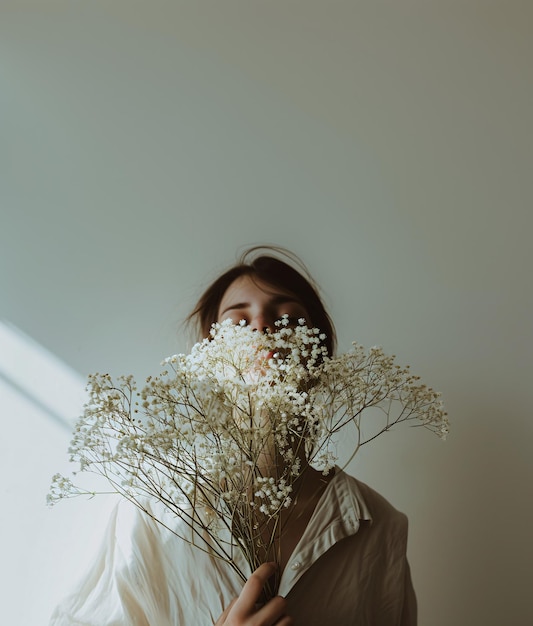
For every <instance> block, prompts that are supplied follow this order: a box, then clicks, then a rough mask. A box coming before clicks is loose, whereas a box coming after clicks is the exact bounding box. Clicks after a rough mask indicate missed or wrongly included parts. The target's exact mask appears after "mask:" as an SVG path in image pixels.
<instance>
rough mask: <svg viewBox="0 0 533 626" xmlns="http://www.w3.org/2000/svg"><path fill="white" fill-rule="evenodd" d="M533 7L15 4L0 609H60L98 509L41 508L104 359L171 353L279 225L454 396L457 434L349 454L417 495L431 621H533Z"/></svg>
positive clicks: (12, 613) (363, 332)
mask: <svg viewBox="0 0 533 626" xmlns="http://www.w3.org/2000/svg"><path fill="white" fill-rule="evenodd" d="M532 23H533V5H532V4H531V3H529V2H527V1H526V2H520V1H518V0H499V1H497V0H495V1H489V0H487V1H481V0H479V1H474V0H456V1H453V0H433V1H431V0H427V1H422V0H418V1H415V0H405V1H402V0H389V1H383V0H367V1H353V2H336V1H329V0H328V1H325V0H323V1H321V2H318V1H316V0H305V1H304V0H300V1H296V0H293V1H291V0H270V1H268V2H267V1H262V2H259V1H252V0H242V1H239V2H237V1H228V0H216V1H211V2H203V1H202V2H200V1H196V2H193V1H191V2H179V1H177V0H176V1H173V2H171V1H163V0H151V1H150V2H148V1H145V2H140V1H136V0H90V1H89V0H79V1H73V0H72V1H66V0H64V1H58V2H53V1H51V0H41V1H35V2H33V3H31V2H25V1H24V0H20V1H18V0H16V1H13V2H9V1H5V0H3V1H2V2H0V111H1V121H0V124H1V126H0V142H1V145H0V158H1V163H0V165H1V166H0V202H1V205H0V209H1V218H0V219H1V222H0V320H1V321H2V324H3V326H2V328H3V330H4V332H3V334H0V337H1V338H2V344H1V347H0V350H1V354H2V357H1V358H2V369H0V374H1V376H0V382H1V383H2V384H1V385H0V393H1V394H2V395H1V397H0V400H1V401H2V405H1V416H0V419H1V420H2V440H1V441H0V469H1V472H2V479H1V483H0V489H1V492H0V493H1V496H2V512H1V518H0V524H1V525H2V527H1V531H2V532H1V535H0V549H1V553H2V568H1V571H2V574H1V575H2V579H1V580H0V596H1V605H2V612H3V616H4V617H3V619H2V621H3V622H4V620H5V623H6V624H7V623H9V624H10V625H11V626H19V625H20V626H33V625H34V624H35V625H37V624H45V623H46V621H47V615H48V614H49V612H50V610H51V607H52V606H53V604H54V603H55V602H56V601H57V599H58V597H59V596H60V595H61V594H62V593H64V590H65V589H66V588H68V584H69V583H70V582H71V578H72V576H73V575H74V574H73V572H74V571H75V570H76V568H77V567H79V566H80V563H81V562H82V561H83V560H84V559H86V560H87V559H89V558H90V554H91V550H92V549H93V547H92V546H93V543H94V542H97V538H98V535H99V532H100V530H99V529H100V527H101V524H102V523H103V520H105V511H104V509H105V505H102V504H96V501H94V502H88V503H82V504H74V503H66V504H64V505H62V507H61V510H60V509H59V508H58V509H54V510H52V511H51V512H50V511H48V510H43V507H42V501H43V497H44V495H43V494H44V493H46V490H47V485H48V482H49V477H50V476H51V474H52V473H53V472H54V471H56V469H61V467H62V465H64V456H65V452H64V451H65V448H66V445H67V441H68V431H67V429H66V428H65V427H64V425H62V424H63V423H64V422H65V421H68V420H69V419H71V418H72V417H73V414H74V413H75V412H76V411H77V406H78V404H79V403H81V400H80V398H81V394H80V388H81V387H82V386H83V379H84V378H85V376H86V374H87V373H89V372H91V371H96V370H100V371H101V370H104V369H105V370H109V371H111V372H113V373H122V372H132V373H134V374H136V375H138V376H144V375H145V374H147V373H149V372H153V371H154V370H155V371H157V368H158V363H159V361H160V360H161V358H162V357H163V356H166V355H168V354H170V353H173V352H176V351H179V350H183V349H185V348H186V347H187V341H186V339H185V337H184V332H183V329H180V326H179V325H180V322H181V320H182V319H183V317H184V316H185V315H186V313H187V312H188V310H189V309H190V308H191V306H192V304H193V303H194V300H195V298H196V297H197V296H198V295H199V293H200V291H201V289H202V287H203V286H205V285H206V284H207V283H208V282H209V281H210V279H211V278H213V277H214V276H215V275H216V274H217V272H218V271H220V270H221V269H222V268H224V267H225V266H227V265H228V264H229V263H231V262H232V261H233V260H234V258H235V255H236V253H237V252H238V251H239V250H240V249H242V248H243V247H244V246H246V245H248V244H253V243H258V242H272V243H277V244H280V245H284V246H287V247H289V248H290V249H292V250H294V251H295V252H296V253H298V254H299V255H301V257H302V258H303V259H304V261H306V263H307V264H308V265H309V267H310V269H311V271H312V273H313V274H314V275H315V276H316V278H317V279H318V281H319V283H320V284H321V285H322V287H323V292H324V295H325V298H326V301H327V303H328V305H329V307H330V309H331V312H332V315H333V317H334V319H335V320H336V322H337V325H338V330H339V336H340V340H341V341H340V344H341V348H343V349H347V348H348V347H349V343H350V341H351V340H353V339H357V340H358V341H359V342H361V343H363V344H365V345H367V346H368V345H373V344H381V345H383V346H384V348H385V349H386V350H387V351H388V352H392V353H395V354H397V355H398V360H399V361H400V362H401V363H410V364H411V366H412V368H413V370H414V371H415V372H417V373H419V374H421V375H422V376H423V377H424V378H425V379H426V380H427V381H428V382H429V383H430V384H432V385H433V386H435V387H437V388H439V389H440V390H442V392H443V393H444V397H445V400H446V403H447V406H448V411H449V414H450V418H451V421H452V433H451V435H450V438H449V440H448V442H447V443H446V444H443V443H441V442H440V441H438V440H437V439H436V438H434V437H433V436H432V435H431V434H430V433H427V432H425V431H423V430H411V429H409V428H403V429H398V430H397V431H396V432H394V433H392V434H390V435H388V436H387V437H384V438H382V439H380V440H378V441H377V442H376V443H375V444H374V445H373V447H370V448H368V449H365V450H363V451H362V452H361V454H360V456H359V457H358V458H357V459H356V461H355V462H354V463H353V464H352V465H351V467H350V470H351V471H352V472H353V473H354V474H356V475H358V476H359V477H360V478H362V479H363V480H365V481H366V482H369V483H370V484H371V485H372V486H374V487H375V488H377V489H378V490H380V491H381V492H382V493H383V494H384V495H385V496H386V497H388V498H389V499H390V500H391V501H392V502H393V503H394V504H395V505H396V506H397V507H398V508H400V509H401V510H403V511H405V512H406V513H407V514H408V516H409V518H410V548H409V556H410V561H411V566H412V571H413V578H414V582H415V586H416V589H417V593H418V598H419V605H420V624H421V625H422V626H450V625H451V624H453V625H454V626H472V625H476V626H477V625H483V626H501V625H502V624H505V625H514V626H528V625H530V624H532V623H533V608H532V606H533V605H532V603H531V589H532V585H533V574H532V562H533V541H532V539H531V525H532V516H533V504H532V497H531V496H532V487H531V485H532V478H533V476H532V473H533V472H532V462H531V439H532V434H533V426H532V422H531V400H530V388H531V371H532V369H531V349H532V334H533V333H532V323H531V320H532V290H531V278H530V275H531V267H532V253H531V230H532V226H533V219H532V214H531V212H532V202H531V201H532V197H533V194H532V183H531V181H532V174H531V173H532V151H533V141H532V140H533V135H532V121H531V111H532V110H533V76H532V69H531V68H532V66H533V44H532V41H533V38H532V34H531V32H532ZM15 327H16V328H15ZM17 328H18V329H19V330H20V331H22V333H23V334H22V335H21V334H20V332H17V330H16V329H17ZM15 353H16V355H17V356H14V355H15ZM41 359H43V360H42V361H41ZM63 400H64V402H63ZM71 504H72V508H70V507H71ZM95 520H98V523H97V522H96V521H95ZM99 524H100V526H99ZM91 542H93V543H91Z"/></svg>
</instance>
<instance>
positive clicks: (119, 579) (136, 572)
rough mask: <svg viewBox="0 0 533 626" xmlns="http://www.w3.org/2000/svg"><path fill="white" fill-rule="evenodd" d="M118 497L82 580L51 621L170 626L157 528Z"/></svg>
mask: <svg viewBox="0 0 533 626" xmlns="http://www.w3.org/2000/svg"><path fill="white" fill-rule="evenodd" d="M151 522H152V520H150V518H149V517H148V516H147V515H145V514H144V513H142V512H141V511H139V510H138V509H137V508H136V507H135V506H134V505H132V504H130V503H129V502H126V501H124V502H121V503H119V504H118V505H117V506H116V507H115V509H114V511H113V513H112V515H111V518H110V521H109V524H108V527H107V529H106V533H105V536H104V540H103V542H102V545H101V547H100V550H99V552H98V554H97V555H96V558H95V560H94V562H93V564H92V566H91V568H90V569H89V571H88V572H87V574H86V576H85V577H84V578H83V580H82V581H81V582H80V583H79V584H78V586H77V587H76V588H75V589H74V590H73V593H71V594H70V595H69V596H68V597H67V598H65V600H64V601H63V602H62V603H61V604H60V605H59V606H58V607H57V608H56V609H55V611H54V613H53V614H52V617H51V621H50V626H149V625H150V624H158V626H159V625H161V626H167V625H168V626H170V625H171V624H172V623H174V624H175V623H176V622H175V621H174V622H173V618H172V616H171V615H170V609H169V600H168V589H167V585H166V584H165V560H164V555H163V554H161V546H160V541H159V538H158V528H157V525H156V524H155V523H151Z"/></svg>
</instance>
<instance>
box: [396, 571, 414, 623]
mask: <svg viewBox="0 0 533 626" xmlns="http://www.w3.org/2000/svg"><path fill="white" fill-rule="evenodd" d="M400 626H417V602H416V595H415V590H414V588H413V582H412V580H411V570H410V568H409V563H408V562H407V559H406V560H405V581H404V597H403V607H402V617H401V621H400Z"/></svg>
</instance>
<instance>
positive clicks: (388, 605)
mask: <svg viewBox="0 0 533 626" xmlns="http://www.w3.org/2000/svg"><path fill="white" fill-rule="evenodd" d="M261 250H264V249H263V248H252V249H250V250H248V251H247V252H246V253H245V254H244V255H243V257H241V259H240V261H239V262H238V263H237V265H235V266H234V267H232V268H231V269H229V270H228V271H227V272H225V273H224V274H222V275H221V276H220V277H219V278H218V279H217V280H216V281H215V282H214V283H213V284H212V285H211V286H210V287H209V288H208V289H207V290H206V291H205V293H204V294H203V295H202V297H201V298H200V300H199V302H198V304H197V306H196V307H195V309H194V311H193V312H192V314H191V315H190V320H196V321H197V322H198V325H199V328H200V334H201V335H202V336H203V337H206V336H208V335H209V330H210V328H211V325H212V324H213V323H214V322H222V321H224V320H226V319H228V318H229V319H231V320H232V321H233V322H234V323H239V322H241V321H242V320H244V321H245V322H246V324H247V325H249V326H250V327H251V328H252V329H254V330H256V331H258V332H268V331H271V330H274V329H275V322H276V321H277V320H279V319H280V318H281V317H282V316H283V315H287V316H288V318H289V322H290V323H291V324H296V323H297V322H296V320H298V319H300V318H304V319H305V320H306V322H307V324H308V326H313V327H317V328H319V329H320V330H321V331H322V332H323V333H324V334H325V336H326V339H325V344H326V347H327V349H328V353H329V354H332V353H333V351H334V347H335V332H334V328H333V325H332V323H331V320H330V318H329V316H328V314H327V312H326V310H325V308H324V305H323V303H322V301H321V299H320V297H319V296H318V293H317V289H316V288H315V287H314V286H313V283H312V280H311V279H310V278H306V277H305V276H304V274H306V270H305V269H304V268H303V266H302V265H301V263H299V261H298V260H297V259H296V258H295V257H293V256H292V255H290V254H289V253H287V252H285V251H282V250H279V249H272V248H269V249H266V253H265V252H263V253H261ZM280 257H282V258H283V259H285V260H282V258H280ZM297 264H299V267H300V269H301V270H303V271H298V270H297V269H295V267H294V265H297ZM265 462H268V461H265ZM295 493H297V494H298V497H297V498H295V502H294V504H293V505H291V507H290V509H289V510H288V511H287V512H286V514H285V517H284V518H283V517H282V520H281V523H282V532H281V533H280V534H279V535H278V536H277V539H276V541H275V542H274V545H273V552H272V556H273V557H274V556H275V557H276V561H277V563H278V565H277V566H276V565H275V564H274V563H265V564H263V565H261V566H260V567H259V568H258V569H257V570H256V571H255V572H254V573H253V574H252V575H251V576H250V578H249V579H248V581H247V582H246V584H245V585H244V587H242V589H241V583H240V580H239V579H238V577H236V575H235V573H234V572H233V570H231V568H229V566H228V565H227V564H225V563H224V562H220V561H218V560H216V559H214V558H212V557H210V556H209V554H206V553H204V552H201V551H199V550H197V549H195V548H194V547H191V546H189V545H188V544H186V543H185V542H184V541H181V540H179V539H177V538H176V537H175V536H174V535H172V533H170V532H169V531H168V530H167V529H165V528H164V527H162V526H161V525H158V524H155V523H154V522H152V520H151V519H150V518H149V516H146V515H143V514H141V513H139V512H137V511H136V510H132V507H128V506H127V504H128V503H124V504H123V505H121V506H120V507H119V511H118V512H117V513H116V514H115V516H114V517H113V519H112V521H111V524H110V528H109V531H108V535H107V539H106V545H105V547H104V548H103V550H102V553H101V555H100V556H99V558H98V559H97V562H96V564H95V566H94V567H93V570H92V571H91V573H90V575H89V576H88V578H87V580H86V582H85V583H84V584H83V585H82V586H81V587H80V589H79V590H78V593H77V594H76V595H74V596H72V597H71V598H70V599H69V600H67V601H66V602H65V603H64V604H63V605H62V606H61V607H59V608H58V609H57V610H56V612H55V613H54V616H53V618H52V622H51V624H52V625H53V626H67V625H70V626H74V625H75V624H84V625H91V626H105V625H109V626H111V624H113V625H120V626H126V624H128V625H130V624H135V625H141V624H142V625H150V626H167V625H168V626H170V625H172V626H176V625H177V624H179V625H187V626H208V625H211V624H213V623H215V625H216V626H270V625H273V624H278V625H281V626H290V625H291V624H294V625H295V626H298V625H301V626H314V625H316V626H326V625H329V624H335V625H339V626H343V625H346V626H353V625H360V626H363V625H373V626H374V625H376V626H389V625H390V626H393V625H394V626H414V625H415V624H416V600H415V595H414V591H413V587H412V584H411V579H410V573H409V566H408V563H407V558H406V544H407V520H406V518H405V516H404V515H403V514H401V513H399V512H398V511H396V510H395V509H394V508H393V507H392V506H391V505H390V504H389V503H388V502H387V501H386V500H385V499H384V498H382V497H381V496H380V495H379V494H377V493H376V492H375V491H373V490H372V489H370V488H369V487H367V486H366V485H364V484H363V483H360V482H359V481H357V480H355V479H354V478H352V477H350V476H348V475H347V474H345V473H344V472H343V471H341V470H337V471H336V472H335V473H334V474H333V473H332V474H330V475H328V476H327V477H324V476H323V475H322V474H321V473H320V472H318V471H316V470H315V469H313V468H312V467H311V466H309V465H307V467H306V468H305V471H304V472H303V473H302V475H301V477H300V478H299V479H298V484H297V485H295ZM164 515H165V512H164V511H161V512H158V513H157V515H156V517H157V518H158V519H161V518H162V517H164ZM172 523H173V521H172V520H171V519H168V525H169V526H171V524H172ZM276 569H278V571H277V572H276ZM276 573H277V574H278V576H280V579H279V580H280V582H279V594H280V595H279V596H277V597H275V598H273V599H272V600H270V601H269V602H267V603H266V604H265V605H263V606H261V604H260V602H259V600H260V597H261V593H262V589H263V587H264V585H265V584H266V582H267V581H268V579H269V578H270V577H271V576H273V575H274V574H276ZM235 596H237V597H236V599H234V600H232V598H233V597H235Z"/></svg>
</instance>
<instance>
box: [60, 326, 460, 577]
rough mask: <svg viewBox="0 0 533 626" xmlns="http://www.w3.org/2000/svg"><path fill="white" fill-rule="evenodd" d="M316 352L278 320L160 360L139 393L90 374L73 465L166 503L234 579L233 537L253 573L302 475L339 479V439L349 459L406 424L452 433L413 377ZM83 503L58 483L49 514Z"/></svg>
mask: <svg viewBox="0 0 533 626" xmlns="http://www.w3.org/2000/svg"><path fill="white" fill-rule="evenodd" d="M325 339H326V337H325V335H324V334H323V333H322V332H320V330H319V329H316V328H309V327H307V326H306V324H305V320H304V319H299V320H298V324H297V325H296V326H292V325H291V324H290V321H289V318H288V316H283V317H282V319H281V320H279V321H278V322H276V325H275V329H274V330H273V331H272V332H269V333H266V334H260V335H258V333H257V332H255V331H254V330H253V329H251V328H250V327H249V326H247V325H246V323H245V322H244V321H243V322H240V323H239V324H237V325H235V324H233V323H232V322H231V320H226V321H224V322H222V323H216V324H214V325H213V327H212V329H211V332H210V337H209V339H204V340H203V341H201V342H199V343H197V344H196V345H194V346H193V348H192V349H191V352H190V353H189V354H187V355H184V354H178V355H173V356H170V357H168V358H166V359H164V361H163V362H162V370H161V373H160V374H159V375H158V376H150V377H148V378H147V380H146V383H145V385H144V386H143V387H142V388H141V389H140V390H137V387H136V384H135V381H134V380H133V378H132V377H131V376H124V377H120V378H118V379H117V381H116V382H115V381H114V380H112V378H111V377H110V376H109V375H108V374H93V375H91V376H89V380H88V385H87V392H88V399H87V403H86V405H85V408H84V413H83V415H82V416H81V418H80V420H79V421H78V423H77V424H76V426H75V428H74V433H73V437H72V441H71V444H70V447H69V454H70V458H71V460H72V461H73V462H74V463H75V464H76V466H77V470H78V471H82V472H93V473H96V474H100V475H102V476H104V477H106V478H107V479H108V480H109V481H110V483H111V486H112V489H113V490H114V491H116V492H118V493H119V494H121V495H123V496H124V497H126V498H128V499H129V500H131V501H133V502H134V503H135V504H137V505H138V506H140V507H141V508H143V501H144V499H145V498H149V499H152V500H155V501H158V502H159V503H162V504H163V506H164V507H165V509H166V511H167V512H168V513H169V514H171V515H175V516H176V517H178V518H180V519H181V520H182V521H183V522H184V523H185V526H186V527H188V528H190V529H191V531H192V535H195V533H196V535H195V536H203V535H207V536H208V537H209V542H210V546H211V547H210V549H211V550H214V551H215V554H216V556H218V557H220V558H222V559H225V560H227V561H228V562H229V563H230V564H232V565H233V566H234V567H236V565H235V562H234V560H233V559H232V554H233V551H234V545H233V543H232V542H231V540H230V541H229V540H228V539H227V529H232V532H233V541H236V542H237V544H238V545H239V546H241V547H242V548H243V551H244V554H245V556H246V558H247V559H248V562H249V565H250V567H251V568H252V569H255V567H256V566H257V565H258V564H259V563H261V562H263V561H264V560H265V559H266V557H268V555H269V549H270V547H271V546H269V545H265V543H264V539H263V537H264V535H265V532H264V531H265V529H266V528H268V524H271V523H272V521H273V520H277V519H278V516H279V515H280V513H281V511H282V509H284V508H287V507H290V506H291V505H292V502H293V496H294V494H293V489H294V484H295V482H296V481H297V480H298V478H299V477H300V476H301V475H302V473H303V472H304V471H305V468H306V466H307V464H308V463H309V464H312V465H313V467H315V468H316V469H319V470H321V471H322V472H323V473H324V474H327V473H328V472H330V471H331V469H332V468H333V467H335V464H336V463H337V461H338V459H337V455H336V453H335V448H334V444H333V439H334V437H335V435H336V434H337V433H338V432H339V431H341V430H342V429H343V428H345V427H346V426H352V427H355V428H354V431H355V433H356V440H355V442H354V454H355V452H357V450H358V449H359V448H360V447H361V446H362V445H364V444H366V443H368V442H369V441H372V440H373V439H374V438H375V437H377V436H378V435H379V434H380V433H382V432H385V431H388V430H390V429H391V428H392V427H393V426H394V425H395V424H398V423H400V422H404V421H414V423H416V424H419V425H422V426H424V427H425V428H427V429H428V430H431V431H433V432H435V433H436V434H437V435H438V436H439V437H441V438H443V439H444V438H445V437H446V435H447V433H448V418H447V415H446V413H445V411H444V408H443V405H442V400H441V397H440V394H438V393H436V392H435V391H433V390H432V389H430V388H429V387H427V386H425V385H423V384H422V383H421V382H420V381H419V379H418V377H416V376H414V375H413V374H411V372H410V370H409V368H408V367H400V366H398V365H396V364H395V362H394V357H392V356H387V355H385V354H384V352H383V350H382V349H381V348H380V347H373V348H370V349H369V350H367V351H365V350H364V348H362V347H361V346H360V345H358V344H355V343H354V344H353V347H352V350H351V351H350V352H348V353H347V354H343V355H340V356H338V357H331V356H329V355H328V354H327V350H326V348H325V346H324V341H325ZM373 408H374V409H375V408H377V409H379V410H378V411H368V409H373ZM272 459H278V460H279V461H280V463H278V464H277V466H276V467H273V462H272ZM82 493H85V494H89V493H90V492H87V491H86V490H80V489H77V488H76V487H75V485H74V484H73V482H72V480H71V479H69V478H64V477H62V476H60V475H59V474H56V476H54V478H53V481H52V486H51V488H50V494H49V496H48V501H49V503H54V502H57V501H58V500H60V499H63V498H65V497H70V496H72V495H80V494H82ZM91 495H92V494H91ZM159 521H161V520H159ZM195 529H196V530H195ZM180 536H182V537H183V538H184V539H186V540H190V537H191V533H189V534H188V535H187V536H185V534H183V535H180ZM187 537H188V538H187ZM195 543H196V540H195ZM239 573H240V574H241V575H242V576H243V577H245V576H244V574H243V573H242V572H239Z"/></svg>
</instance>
